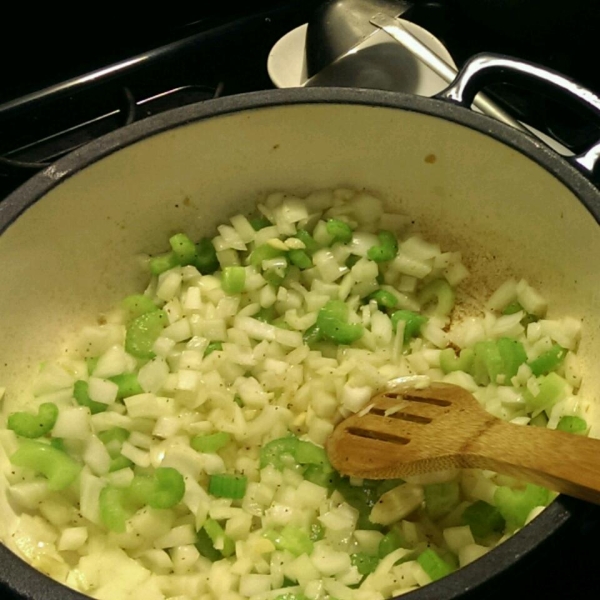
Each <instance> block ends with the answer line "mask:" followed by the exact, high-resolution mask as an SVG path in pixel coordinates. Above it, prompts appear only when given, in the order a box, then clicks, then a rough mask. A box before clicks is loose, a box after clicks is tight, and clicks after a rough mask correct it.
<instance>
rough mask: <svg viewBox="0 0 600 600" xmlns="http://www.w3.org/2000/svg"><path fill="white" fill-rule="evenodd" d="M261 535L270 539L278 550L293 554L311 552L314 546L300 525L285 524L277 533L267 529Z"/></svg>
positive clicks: (298, 554)
mask: <svg viewBox="0 0 600 600" xmlns="http://www.w3.org/2000/svg"><path fill="white" fill-rule="evenodd" d="M263 535H264V536H265V537H266V538H267V539H269V540H271V541H272V542H273V544H275V547H276V548H277V549H278V550H287V551H288V552H291V553H292V554H293V555H294V556H300V555H301V554H311V552H312V551H313V548H314V545H313V541H312V540H311V539H310V535H309V534H308V533H307V532H306V531H305V530H304V529H302V528H300V527H293V526H292V525H286V526H285V527H284V528H283V529H282V530H281V531H280V532H279V533H278V532H275V531H267V532H265V533H264V534H263Z"/></svg>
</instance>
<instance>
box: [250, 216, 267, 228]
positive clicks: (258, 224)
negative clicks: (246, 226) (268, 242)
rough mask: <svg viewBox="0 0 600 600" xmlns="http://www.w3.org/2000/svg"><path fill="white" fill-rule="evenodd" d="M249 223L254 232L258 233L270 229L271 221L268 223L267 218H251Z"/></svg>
mask: <svg viewBox="0 0 600 600" xmlns="http://www.w3.org/2000/svg"><path fill="white" fill-rule="evenodd" d="M249 222H250V225H252V229H254V231H260V230H261V229H264V228H265V227H270V226H271V225H272V223H271V221H269V219H267V217H253V218H252V219H249Z"/></svg>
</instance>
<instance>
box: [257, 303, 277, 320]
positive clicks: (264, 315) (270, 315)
mask: <svg viewBox="0 0 600 600" xmlns="http://www.w3.org/2000/svg"><path fill="white" fill-rule="evenodd" d="M276 315H277V313H276V312H275V307H273V306H270V307H269V308H261V309H260V310H259V311H258V312H257V313H256V314H255V315H254V318H255V319H256V320H257V321H262V322H263V323H272V322H273V319H275V318H276Z"/></svg>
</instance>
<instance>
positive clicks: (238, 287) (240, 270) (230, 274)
mask: <svg viewBox="0 0 600 600" xmlns="http://www.w3.org/2000/svg"><path fill="white" fill-rule="evenodd" d="M244 285H246V270H245V269H244V267H237V266H236V267H225V268H224V269H223V274H222V276H221V287H222V288H223V291H224V292H225V293H226V294H230V295H232V294H241V293H242V292H243V291H244Z"/></svg>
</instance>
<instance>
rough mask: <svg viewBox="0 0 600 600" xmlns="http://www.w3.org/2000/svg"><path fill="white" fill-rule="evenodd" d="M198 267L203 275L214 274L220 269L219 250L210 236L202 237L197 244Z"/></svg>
mask: <svg viewBox="0 0 600 600" xmlns="http://www.w3.org/2000/svg"><path fill="white" fill-rule="evenodd" d="M196 268H197V269H198V271H200V273H202V275H212V274H213V273H214V272H215V271H217V270H218V269H219V260H218V259H217V251H216V250H215V247H214V246H213V243H212V241H211V240H210V238H206V237H205V238H202V239H201V240H200V241H199V242H198V243H197V244H196Z"/></svg>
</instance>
